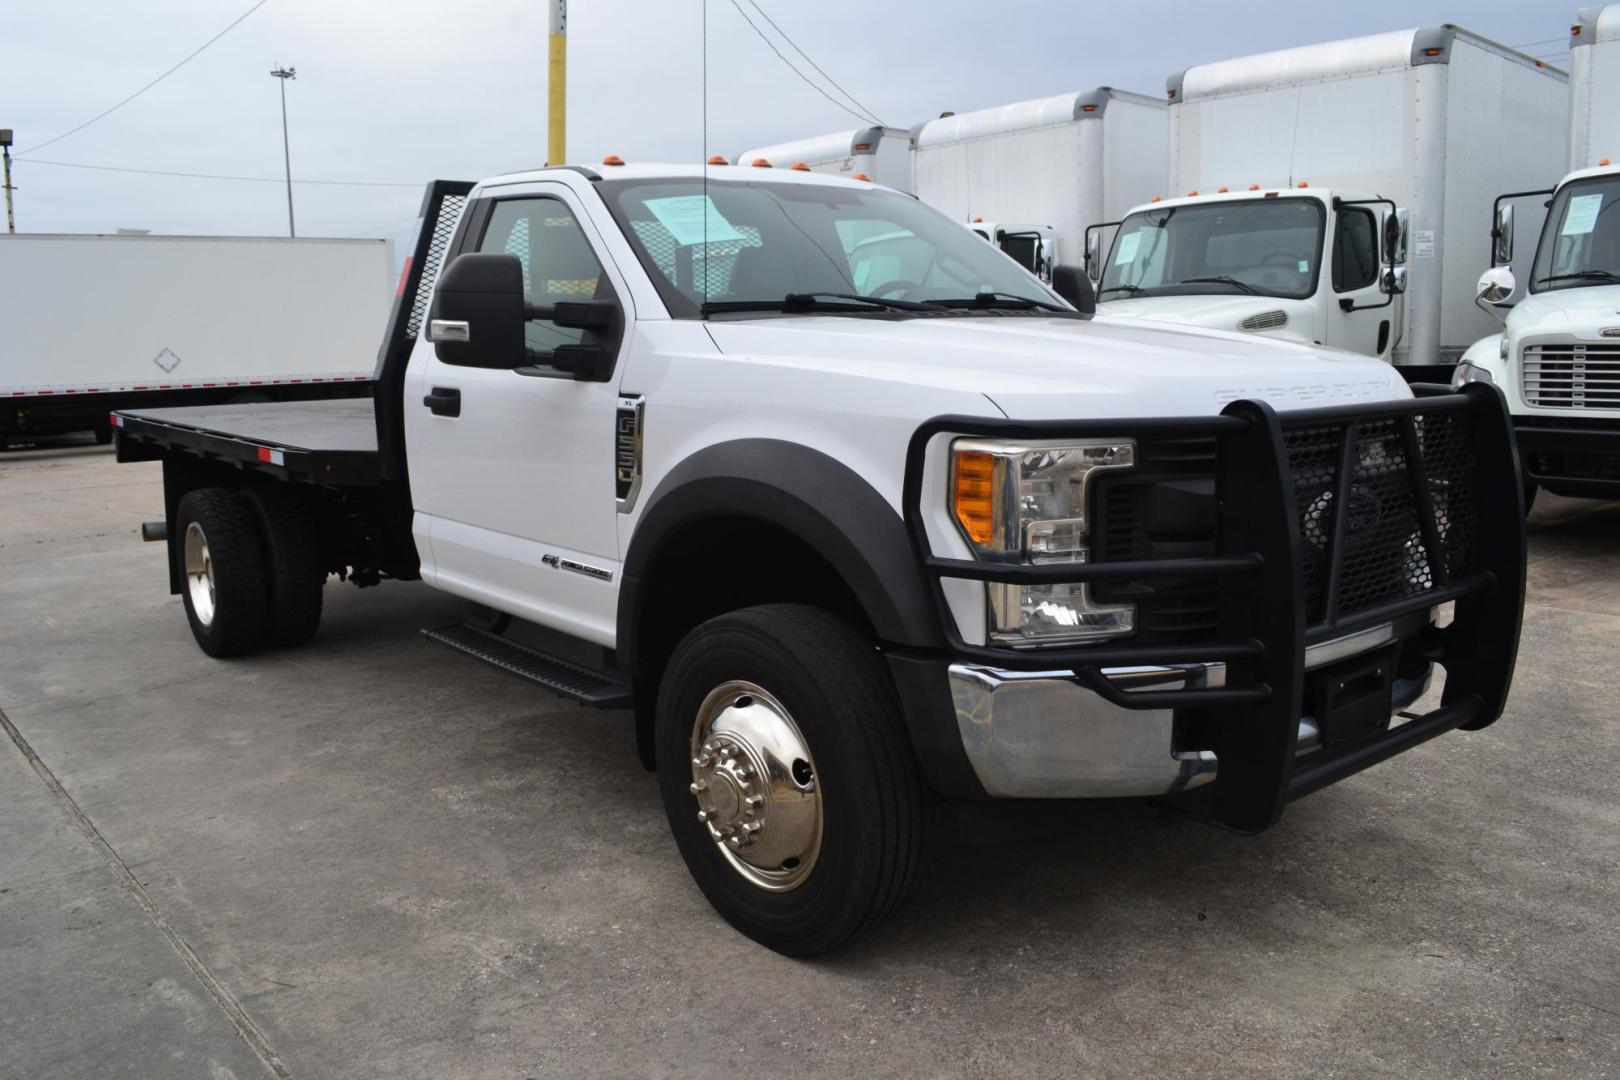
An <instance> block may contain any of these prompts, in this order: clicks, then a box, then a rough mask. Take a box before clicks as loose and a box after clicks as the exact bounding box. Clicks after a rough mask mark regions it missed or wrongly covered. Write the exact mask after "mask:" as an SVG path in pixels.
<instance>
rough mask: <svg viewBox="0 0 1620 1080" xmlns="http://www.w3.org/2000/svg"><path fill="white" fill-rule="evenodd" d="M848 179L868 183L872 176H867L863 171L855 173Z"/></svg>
mask: <svg viewBox="0 0 1620 1080" xmlns="http://www.w3.org/2000/svg"><path fill="white" fill-rule="evenodd" d="M850 179H851V180H865V181H866V182H867V183H868V184H870V183H871V182H872V178H871V177H870V176H867V175H866V174H865V173H863V172H858V173H856V174H855V175H854V176H852V177H850Z"/></svg>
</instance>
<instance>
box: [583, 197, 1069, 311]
mask: <svg viewBox="0 0 1620 1080" xmlns="http://www.w3.org/2000/svg"><path fill="white" fill-rule="evenodd" d="M600 190H601V192H602V196H603V198H604V199H606V201H607V204H608V207H609V209H610V210H611V211H612V212H613V215H614V217H615V218H616V219H617V220H618V221H619V224H620V226H621V227H622V228H623V229H624V231H625V233H626V234H627V235H628V236H629V237H631V240H632V246H633V247H634V248H635V250H636V255H637V257H638V258H640V260H641V264H642V266H644V267H645V268H646V270H647V274H648V276H649V277H650V278H652V281H653V284H654V285H655V286H657V288H658V292H659V294H660V295H661V296H662V297H663V299H664V303H665V304H666V305H668V307H669V310H670V314H671V315H673V316H674V317H676V318H686V319H692V318H699V317H701V316H702V315H703V314H704V305H705V304H708V305H709V310H710V311H714V310H717V309H723V308H724V307H725V306H726V305H731V306H732V309H733V310H735V309H736V308H738V307H742V306H745V305H747V304H749V303H756V302H757V303H759V304H762V305H768V304H770V303H772V302H780V301H782V300H783V299H784V298H785V297H787V296H789V295H796V296H822V297H835V296H841V297H846V298H854V299H857V300H858V298H861V297H870V298H873V299H874V300H876V301H890V302H894V303H896V304H897V305H905V306H908V307H909V308H914V310H908V311H905V312H900V313H901V314H922V313H925V312H931V311H934V309H933V308H932V307H922V306H920V305H919V302H921V303H922V304H928V303H931V302H935V301H959V302H972V301H973V300H974V298H975V297H982V296H983V294H994V295H996V296H1001V297H1003V298H1005V299H1006V300H1008V301H1012V302H1016V298H1022V300H1023V301H1026V302H1032V303H1035V304H1040V305H1051V306H1056V305H1058V304H1061V303H1062V301H1061V300H1059V299H1058V297H1057V296H1056V295H1055V294H1053V293H1051V292H1049V291H1048V290H1047V289H1046V288H1044V287H1043V286H1042V285H1041V284H1040V283H1039V282H1038V281H1036V280H1034V279H1033V278H1031V277H1030V276H1029V275H1028V274H1027V273H1025V272H1024V271H1023V270H1022V269H1020V268H1019V267H1018V265H1017V264H1016V263H1014V262H1013V261H1012V260H1011V259H1009V258H1007V257H1006V256H1005V255H1003V254H1002V253H1001V252H999V251H997V250H996V249H995V248H994V247H993V246H991V245H990V244H986V243H985V242H984V240H982V239H981V238H980V237H978V236H976V235H974V233H973V232H971V231H970V230H968V229H965V228H963V227H962V226H961V225H959V224H957V223H956V222H954V221H952V220H951V219H950V218H948V217H946V216H945V215H943V214H941V213H939V212H938V211H936V210H933V209H931V208H929V207H928V206H925V205H924V204H922V203H920V202H918V201H917V200H915V199H913V198H910V197H909V196H905V195H900V194H897V193H895V192H892V191H885V190H882V189H879V188H873V189H869V190H867V189H862V188H855V187H844V186H842V185H839V186H834V185H830V184H788V183H771V182H769V181H760V182H755V181H747V182H740V181H715V180H711V181H709V184H708V196H707V207H705V201H704V200H705V197H704V193H703V192H704V189H703V186H702V185H701V183H700V182H699V181H697V180H685V179H678V180H643V181H628V180H627V181H617V182H615V181H608V182H604V183H602V184H601V185H600ZM851 306H855V307H859V306H860V305H859V304H858V303H857V304H855V305H851V304H849V303H843V304H841V305H839V304H837V303H836V302H835V304H834V307H835V308H836V309H837V310H840V311H845V312H847V310H848V309H849V308H850V307H851ZM1025 306H1028V303H1026V304H1025ZM873 310H883V309H880V308H876V307H874V308H873ZM938 310H939V313H946V309H945V308H940V309H938ZM1064 310H1065V311H1067V310H1069V309H1068V308H1066V307H1065V308H1064Z"/></svg>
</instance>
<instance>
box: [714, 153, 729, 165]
mask: <svg viewBox="0 0 1620 1080" xmlns="http://www.w3.org/2000/svg"><path fill="white" fill-rule="evenodd" d="M709 164H710V165H730V164H731V162H729V161H727V160H726V158H725V155H724V154H716V155H714V157H712V158H710V159H709Z"/></svg>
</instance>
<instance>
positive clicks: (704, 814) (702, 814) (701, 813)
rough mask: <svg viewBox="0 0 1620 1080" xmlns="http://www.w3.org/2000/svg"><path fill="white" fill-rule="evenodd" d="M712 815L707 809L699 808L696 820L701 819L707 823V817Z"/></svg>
mask: <svg viewBox="0 0 1620 1080" xmlns="http://www.w3.org/2000/svg"><path fill="white" fill-rule="evenodd" d="M713 816H714V815H713V814H711V813H709V812H708V811H707V810H699V811H698V820H699V821H701V822H704V823H707V822H708V820H709V818H711V817H713Z"/></svg>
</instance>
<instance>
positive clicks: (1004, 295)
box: [931, 292, 1073, 314]
mask: <svg viewBox="0 0 1620 1080" xmlns="http://www.w3.org/2000/svg"><path fill="white" fill-rule="evenodd" d="M931 303H934V304H938V305H940V306H942V307H950V308H965V307H966V308H994V309H998V310H1002V311H1027V310H1029V309H1030V308H1039V309H1040V310H1042V311H1061V312H1063V313H1065V314H1073V312H1072V311H1070V309H1068V308H1066V307H1062V306H1060V305H1058V304H1053V303H1050V302H1048V301H1046V300H1037V299H1035V298H1034V297H1033V296H1021V295H1019V294H1018V293H1009V292H982V293H975V294H973V298H972V299H971V300H970V299H968V298H967V297H965V296H958V297H948V298H946V299H944V300H934V301H931Z"/></svg>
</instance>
